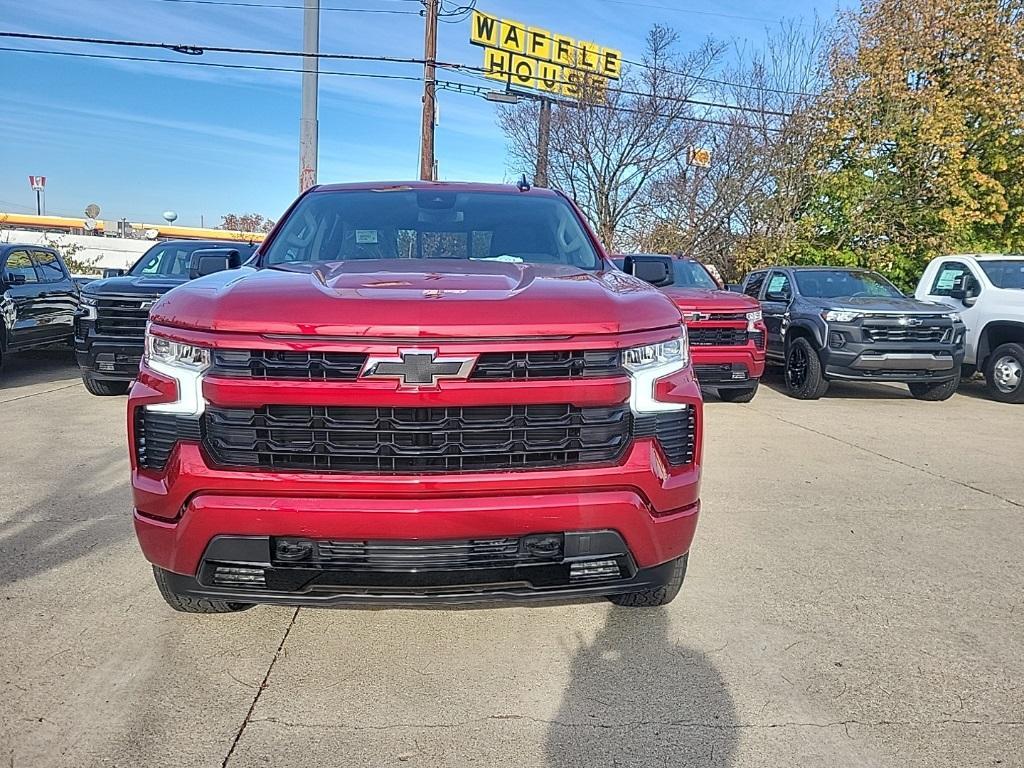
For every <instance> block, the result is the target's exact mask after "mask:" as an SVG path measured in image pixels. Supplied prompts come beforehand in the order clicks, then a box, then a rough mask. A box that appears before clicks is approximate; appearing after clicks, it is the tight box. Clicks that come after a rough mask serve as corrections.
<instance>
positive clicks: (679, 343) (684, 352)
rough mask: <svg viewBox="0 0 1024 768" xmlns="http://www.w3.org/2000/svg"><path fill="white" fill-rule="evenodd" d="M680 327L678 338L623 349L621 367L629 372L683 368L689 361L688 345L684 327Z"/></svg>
mask: <svg viewBox="0 0 1024 768" xmlns="http://www.w3.org/2000/svg"><path fill="white" fill-rule="evenodd" d="M680 329H681V334H680V336H679V337H678V338H675V339H670V340H669V341H659V342H657V343H655V344H644V345H643V346H640V347H630V348H629V349H625V350H623V352H622V367H623V368H625V369H626V370H627V371H629V372H630V373H639V372H640V371H649V370H653V369H658V368H685V367H686V364H687V363H688V362H689V361H690V345H689V343H688V340H687V336H686V327H685V326H680Z"/></svg>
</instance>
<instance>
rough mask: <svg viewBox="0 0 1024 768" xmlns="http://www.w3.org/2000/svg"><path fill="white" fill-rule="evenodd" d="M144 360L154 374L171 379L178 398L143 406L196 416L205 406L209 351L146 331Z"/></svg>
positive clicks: (162, 411)
mask: <svg viewBox="0 0 1024 768" xmlns="http://www.w3.org/2000/svg"><path fill="white" fill-rule="evenodd" d="M143 361H144V362H145V364H146V365H147V366H149V367H150V368H151V369H153V370H154V371H156V372H157V373H159V374H161V375H163V376H166V377H168V378H171V379H174V381H175V382H176V383H177V389H178V398H177V399H176V400H173V401H171V402H166V403H150V404H148V405H146V406H145V407H146V409H147V410H150V411H156V412H159V413H175V414H179V415H182V416H199V415H200V414H202V412H203V411H204V410H205V409H206V400H205V399H204V398H203V372H204V371H205V370H206V369H207V368H209V367H210V350H209V349H207V348H206V347H197V346H195V345H193V344H184V343H182V342H180V341H173V340H171V339H167V338H164V337H163V336H156V335H154V334H152V333H150V332H149V330H148V329H147V330H146V352H145V355H144V356H143Z"/></svg>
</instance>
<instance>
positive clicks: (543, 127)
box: [533, 97, 551, 187]
mask: <svg viewBox="0 0 1024 768" xmlns="http://www.w3.org/2000/svg"><path fill="white" fill-rule="evenodd" d="M550 143H551V100H550V99H545V98H543V97H542V98H541V100H540V121H539V122H538V124H537V173H536V175H535V176H534V178H533V184H534V186H536V187H546V186H547V185H548V145H549V144H550Z"/></svg>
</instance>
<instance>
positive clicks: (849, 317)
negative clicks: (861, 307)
mask: <svg viewBox="0 0 1024 768" xmlns="http://www.w3.org/2000/svg"><path fill="white" fill-rule="evenodd" d="M821 316H822V317H823V318H825V321H826V322H829V323H852V322H853V321H854V320H856V319H857V318H859V317H863V316H864V315H863V314H861V313H860V312H854V311H853V310H850V309H830V310H828V311H826V312H822V313H821Z"/></svg>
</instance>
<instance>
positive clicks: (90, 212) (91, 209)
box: [85, 203, 100, 229]
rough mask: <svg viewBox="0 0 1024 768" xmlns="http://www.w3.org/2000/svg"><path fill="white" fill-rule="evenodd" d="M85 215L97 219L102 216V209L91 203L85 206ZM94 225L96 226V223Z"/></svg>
mask: <svg viewBox="0 0 1024 768" xmlns="http://www.w3.org/2000/svg"><path fill="white" fill-rule="evenodd" d="M85 215H86V216H88V217H89V218H90V219H95V218H96V217H97V216H99V215H100V207H99V206H98V205H96V203H89V204H88V205H87V206H85ZM93 223H94V224H95V222H93ZM88 229H92V227H88Z"/></svg>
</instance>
